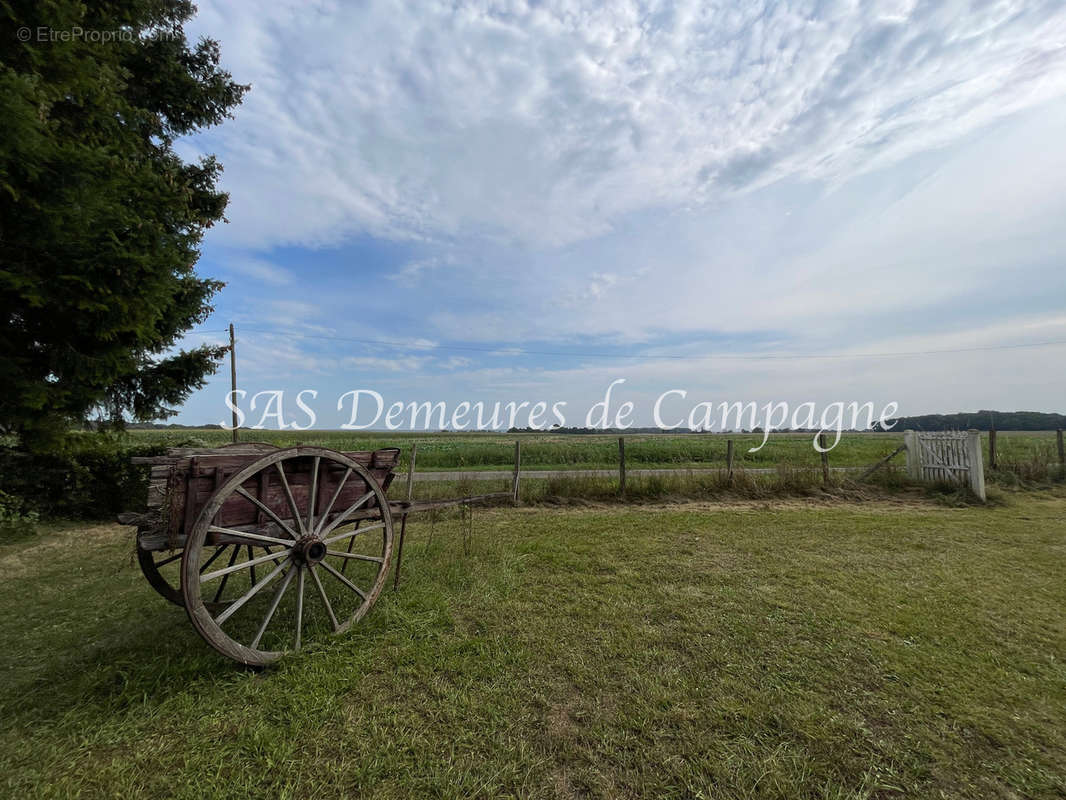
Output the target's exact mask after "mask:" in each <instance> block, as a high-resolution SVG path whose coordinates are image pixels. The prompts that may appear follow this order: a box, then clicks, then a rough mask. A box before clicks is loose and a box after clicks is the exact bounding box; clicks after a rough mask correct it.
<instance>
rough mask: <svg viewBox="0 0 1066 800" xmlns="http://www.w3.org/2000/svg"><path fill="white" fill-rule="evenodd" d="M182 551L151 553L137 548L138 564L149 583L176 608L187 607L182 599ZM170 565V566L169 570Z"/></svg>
mask: <svg viewBox="0 0 1066 800" xmlns="http://www.w3.org/2000/svg"><path fill="white" fill-rule="evenodd" d="M180 561H181V551H180V550H179V551H177V552H174V551H166V550H164V551H162V552H151V551H148V550H142V549H141V548H140V547H138V548H137V563H138V564H140V565H141V572H142V573H144V577H145V578H147V579H148V583H149V584H151V586H152V588H153V589H155V590H156V591H157V592H159V594H161V595H162V596H163V597H165V598H166V599H167V600H169V601H170V602H171V603H173V604H174V605H176V606H183V607H184V605H185V601H184V600H182V598H181V564H180V563H178V562H180ZM168 565H173V566H170V568H169V569H167V567H168Z"/></svg>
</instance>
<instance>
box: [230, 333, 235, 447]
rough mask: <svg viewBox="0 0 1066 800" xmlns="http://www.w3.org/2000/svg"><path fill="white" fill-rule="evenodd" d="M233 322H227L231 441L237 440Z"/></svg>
mask: <svg viewBox="0 0 1066 800" xmlns="http://www.w3.org/2000/svg"><path fill="white" fill-rule="evenodd" d="M233 341H234V339H233V323H232V322H231V323H230V324H229V383H230V396H229V399H230V404H231V405H232V406H233V441H234V442H236V441H237V348H236V347H234V345H233Z"/></svg>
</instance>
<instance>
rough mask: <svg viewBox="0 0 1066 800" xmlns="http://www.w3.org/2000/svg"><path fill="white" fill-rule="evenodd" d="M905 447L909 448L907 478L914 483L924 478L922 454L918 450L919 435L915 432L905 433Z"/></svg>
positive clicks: (908, 431)
mask: <svg viewBox="0 0 1066 800" xmlns="http://www.w3.org/2000/svg"><path fill="white" fill-rule="evenodd" d="M903 446H904V447H906V448H907V477H908V478H910V479H911V480H912V481H917V480H921V478H922V454H921V451H920V450H919V449H918V448H919V444H918V434H916V433H915V432H914V431H911V430H907V431H903Z"/></svg>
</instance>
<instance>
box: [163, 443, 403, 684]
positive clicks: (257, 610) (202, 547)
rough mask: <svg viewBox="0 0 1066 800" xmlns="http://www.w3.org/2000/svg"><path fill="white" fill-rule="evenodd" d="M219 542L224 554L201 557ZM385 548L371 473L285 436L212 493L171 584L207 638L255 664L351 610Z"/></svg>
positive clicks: (388, 519)
mask: <svg viewBox="0 0 1066 800" xmlns="http://www.w3.org/2000/svg"><path fill="white" fill-rule="evenodd" d="M255 518H258V522H257V523H256V524H246V525H235V524H233V523H232V522H230V523H229V524H226V523H227V521H229V520H233V519H239V520H248V519H255ZM227 544H228V545H229V548H230V556H229V557H228V558H226V557H223V558H219V559H217V560H216V561H215V562H214V563H211V564H209V563H208V562H209V561H210V560H211V559H212V558H217V555H218V552H217V551H218V550H219V549H220V548H221V546H222V545H227ZM391 557H392V516H391V514H390V513H389V504H388V499H387V498H386V496H385V492H384V491H383V490H382V488H381V486H380V485H379V484H378V482H377V481H376V480H375V479H374V477H373V475H371V474H370V473H369V472H368V471H367V470H366V468H365V467H363V466H362V465H361V464H359V463H357V462H356V461H353V460H352V459H350V458H348V457H347V456H345V455H343V454H341V453H337V452H335V451H332V450H327V449H325V448H321V447H293V448H290V449H287V450H278V451H275V452H272V453H269V454H266V455H264V456H263V457H262V458H260V459H259V460H258V461H255V462H254V463H252V464H250V465H249V466H248V467H246V468H245V469H243V470H241V471H240V472H238V473H237V474H236V475H234V476H232V477H231V478H230V479H229V480H227V481H226V482H225V483H224V484H222V486H220V487H219V488H218V490H217V491H216V492H215V493H214V494H213V495H212V496H211V498H210V499H209V500H208V501H207V504H206V505H205V506H204V508H203V511H202V512H201V513H200V516H199V518H198V519H197V521H196V524H195V526H194V527H193V529H192V531H191V532H190V534H189V537H188V539H187V540H186V545H185V550H184V555H183V557H182V560H181V586H182V590H183V593H184V599H185V607H186V609H187V610H188V612H189V619H190V620H191V621H192V624H193V627H195V628H196V630H197V632H198V633H199V634H200V635H201V636H202V637H203V638H204V639H205V640H206V641H207V642H208V643H209V644H210V645H211V646H212V647H214V648H215V649H216V650H218V651H219V652H220V653H222V654H223V655H225V656H228V657H230V658H232V659H234V660H236V661H239V662H241V663H243V664H249V665H254V666H264V665H266V664H270V663H272V662H274V661H276V660H277V659H278V658H280V657H281V656H282V655H284V653H285V652H286V651H289V650H297V649H299V648H300V645H301V644H302V643H303V642H304V641H308V640H309V639H311V638H316V637H319V636H322V635H325V634H327V633H334V634H336V633H343V632H344V631H346V630H347V629H348V628H349V627H350V626H351V625H352V624H353V623H355V622H357V621H358V620H359V619H360V618H362V617H363V615H364V614H366V612H367V611H369V610H370V607H371V606H372V605H373V604H374V601H375V600H377V597H378V595H379V594H380V593H381V589H382V587H383V586H384V583H385V577H386V575H387V574H388V571H389V562H390V559H391ZM290 590H291V591H290Z"/></svg>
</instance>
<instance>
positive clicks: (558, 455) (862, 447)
mask: <svg viewBox="0 0 1066 800" xmlns="http://www.w3.org/2000/svg"><path fill="white" fill-rule="evenodd" d="M127 436H128V437H129V438H130V440H131V441H134V442H159V443H166V444H172V445H176V444H180V443H184V442H187V441H190V440H191V441H194V442H197V443H202V444H206V445H221V444H225V443H226V442H228V441H230V434H229V432H227V431H223V430H219V429H217V428H216V429H208V428H203V429H180V430H134V431H130V432H129V433H128V434H127ZM831 436H832V435H831V434H830V438H831ZM240 437H241V440H242V441H264V442H270V443H272V444H275V445H279V446H291V445H295V444H310V445H320V446H323V447H329V448H332V449H335V450H372V449H375V448H378V447H394V446H395V447H400V448H401V449H402V450H403V451H404V452H403V454H402V457H401V464H405V463H406V461H407V451H408V448H409V447H410V446H411V444H413V443H417V445H418V459H417V469H418V470H479V469H486V470H491V469H506V468H508V467H510V466H511V465H512V464H513V463H514V443H515V441H520V442H521V443H522V468H523V469H526V470H537V469H611V468H614V467H616V466H617V464H618V436H617V435H616V434H612V435H606V434H587V435H574V434H570V435H562V434H552V433H519V434H500V433H410V432H399V431H397V432H391V433H390V432H382V433H366V432H353V431H271V430H242V431H240ZM729 439H733V440H734V442H735V455H734V458H735V459H736V464H737V465H738V466H740V467H751V468H765V467H776V466H778V465H785V466H791V467H797V468H802V467H812V468H813V467H817V466H818V465H819V464H820V456H819V454H818V453H817V452H816V451H815V450H814V448H813V446H812V439H813V434H806V433H774V434H771V436H770V438H769V440H768V441H767V443H766V445H765V446H763V447H762V448H761V449H759V450H758V451H757V452H754V453H751V452H748V451H749V449H751V448H754V447H758V446H759V444H760V443H761V441H762V436H761V435H760V434H679V435H671V434H644V435H640V434H635V435H633V436H626V463H627V464H628V465H630V466H632V467H633V468H676V469H696V468H708V467H711V468H714V467H722V466H724V464H725V458H726V442H727V440H729ZM982 439H983V440H984V445H985V450H986V459H987V448H988V441H987V434H985V435H983V436H982ZM902 443H903V435H902V433H844V434H843V435H842V437H841V440H840V443H839V444H838V445H837V446H836V447H835V448H834V449H833V450H832V451H831V452H830V454H829V459H830V463H831V464H832V465H834V466H840V467H861V466H865V465H869V464H873V463H874V462H876V461H877V460H878V459H880V458H883V457H884V456H886V455H888V454H889V453H891V452H892V451H893V450H895V449H896V448H897V447H898V446H899V445H901V444H902ZM997 449H998V453H999V460H1000V461H1001V462H1003V463H1010V462H1012V461H1017V462H1028V461H1034V460H1035V461H1042V462H1043V463H1053V462H1055V461H1057V460H1058V456H1057V453H1056V450H1055V433H1054V432H1053V431H1047V432H1033V433H1029V432H1007V431H1004V432H1001V433H1000V434H999V437H998V442H997ZM900 463H902V457H900Z"/></svg>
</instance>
